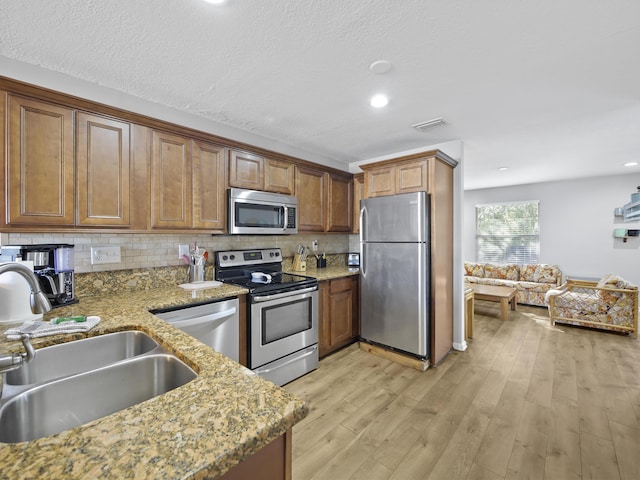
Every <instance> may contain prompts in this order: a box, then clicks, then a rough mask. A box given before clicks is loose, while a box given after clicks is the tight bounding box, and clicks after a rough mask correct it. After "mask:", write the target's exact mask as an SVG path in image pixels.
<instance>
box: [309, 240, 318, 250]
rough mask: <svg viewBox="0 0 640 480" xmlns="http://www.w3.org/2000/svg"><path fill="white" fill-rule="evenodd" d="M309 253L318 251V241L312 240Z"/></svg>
mask: <svg viewBox="0 0 640 480" xmlns="http://www.w3.org/2000/svg"><path fill="white" fill-rule="evenodd" d="M311 251H312V252H317V251H318V240H313V241H312V242H311Z"/></svg>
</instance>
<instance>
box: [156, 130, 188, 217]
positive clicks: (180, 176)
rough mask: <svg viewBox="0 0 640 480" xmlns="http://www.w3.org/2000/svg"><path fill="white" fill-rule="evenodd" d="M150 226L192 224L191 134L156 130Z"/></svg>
mask: <svg viewBox="0 0 640 480" xmlns="http://www.w3.org/2000/svg"><path fill="white" fill-rule="evenodd" d="M152 145H153V150H152V151H153V153H152V158H151V226H152V227H154V228H190V227H191V152H190V141H189V139H188V138H185V137H181V136H178V135H171V134H169V133H163V132H156V131H154V132H153V140H152Z"/></svg>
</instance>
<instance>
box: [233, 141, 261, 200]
mask: <svg viewBox="0 0 640 480" xmlns="http://www.w3.org/2000/svg"><path fill="white" fill-rule="evenodd" d="M229 186H230V187H238V188H248V189H250V190H263V189H264V158H263V157H261V156H259V155H254V154H252V153H248V152H243V151H240V150H231V151H230V152H229Z"/></svg>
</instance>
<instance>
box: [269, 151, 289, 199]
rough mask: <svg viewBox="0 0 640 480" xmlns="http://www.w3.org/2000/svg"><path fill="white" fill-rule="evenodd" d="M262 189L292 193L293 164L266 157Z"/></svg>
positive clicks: (286, 193)
mask: <svg viewBox="0 0 640 480" xmlns="http://www.w3.org/2000/svg"><path fill="white" fill-rule="evenodd" d="M264 190H265V191H267V192H276V193H284V194H285V195H293V193H294V191H295V166H294V165H293V163H289V162H282V161H280V160H273V159H271V158H266V159H265V163H264Z"/></svg>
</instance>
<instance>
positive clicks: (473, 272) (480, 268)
mask: <svg viewBox="0 0 640 480" xmlns="http://www.w3.org/2000/svg"><path fill="white" fill-rule="evenodd" d="M464 274H465V275H469V276H472V277H484V264H483V263H474V262H464Z"/></svg>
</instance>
